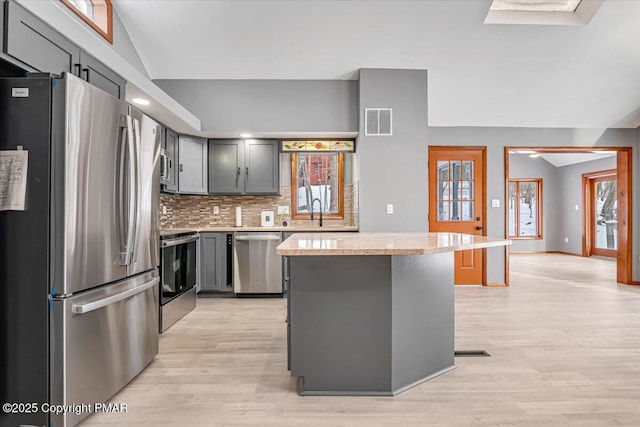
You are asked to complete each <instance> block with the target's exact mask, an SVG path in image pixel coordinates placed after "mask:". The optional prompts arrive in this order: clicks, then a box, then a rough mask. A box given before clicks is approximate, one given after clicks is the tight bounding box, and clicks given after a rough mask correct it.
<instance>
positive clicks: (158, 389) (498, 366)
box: [84, 254, 640, 427]
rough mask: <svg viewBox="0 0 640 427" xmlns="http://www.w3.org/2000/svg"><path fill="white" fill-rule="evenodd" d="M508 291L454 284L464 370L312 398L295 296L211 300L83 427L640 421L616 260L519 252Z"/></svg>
mask: <svg viewBox="0 0 640 427" xmlns="http://www.w3.org/2000/svg"><path fill="white" fill-rule="evenodd" d="M511 266H512V276H511V277H512V284H511V287H510V288H481V287H464V286H462V287H457V288H456V349H458V350H478V349H480V350H487V351H488V352H489V353H490V354H491V356H492V357H490V358H456V364H457V369H454V370H453V371H452V372H450V373H448V374H445V375H443V376H440V377H438V378H436V379H434V380H432V381H429V382H426V383H424V384H422V385H420V386H418V387H416V388H414V389H411V390H409V391H407V392H405V393H403V394H401V395H399V396H396V397H393V398H386V397H384V398H383V397H348V398H345V397H300V396H298V395H297V394H296V392H295V383H296V382H295V380H294V379H293V378H291V377H290V376H289V373H288V371H287V369H286V335H285V323H284V320H285V301H284V300H281V299H200V300H198V308H197V309H196V310H194V311H193V312H191V313H190V314H189V315H187V316H186V317H185V318H184V319H183V320H182V321H180V322H179V323H178V324H176V325H175V326H173V328H171V329H170V330H169V331H168V332H166V333H165V334H163V335H162V336H161V339H160V354H159V355H158V356H157V357H156V359H155V360H154V361H153V362H152V363H151V365H150V366H149V367H148V368H147V369H146V370H145V371H144V372H143V373H142V374H141V375H139V376H138V377H137V378H136V379H135V380H134V381H133V382H132V383H131V384H129V385H128V386H127V387H126V388H125V389H124V390H123V391H122V392H120V393H119V394H118V395H117V396H115V398H114V399H113V400H112V402H120V403H127V404H128V412H127V413H126V414H117V413H114V414H95V415H94V416H92V417H91V418H89V419H88V420H87V421H86V422H85V423H84V425H85V426H98V425H122V426H132V425H149V426H159V425H166V426H186V425H190V426H191V425H201V426H218V425H220V426H222V425H229V426H254V425H256V426H257V425H259V426H296V427H297V426H355V425H358V426H390V425H395V426H433V425H441V426H477V425H499V426H511V425H522V426H531V425H536V426H538V425H580V426H598V427H600V426H608V425H615V426H620V425H625V426H634V427H637V426H640V287H632V286H624V285H617V284H616V283H615V263H614V262H612V261H609V260H603V259H586V258H579V257H573V256H566V255H557V254H539V255H513V256H512V257H511Z"/></svg>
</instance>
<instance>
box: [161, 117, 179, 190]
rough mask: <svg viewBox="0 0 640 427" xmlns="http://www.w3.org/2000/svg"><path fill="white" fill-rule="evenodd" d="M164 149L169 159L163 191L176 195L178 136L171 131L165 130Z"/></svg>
mask: <svg viewBox="0 0 640 427" xmlns="http://www.w3.org/2000/svg"><path fill="white" fill-rule="evenodd" d="M162 147H163V148H164V153H165V155H166V156H167V157H168V159H167V160H168V161H167V163H168V165H167V166H168V168H169V170H168V174H169V177H168V178H167V179H166V180H165V182H164V183H163V186H162V191H165V192H167V193H175V192H177V191H178V162H177V159H178V134H177V133H175V132H174V131H172V130H171V129H165V132H164V140H163V144H162Z"/></svg>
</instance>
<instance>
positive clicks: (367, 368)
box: [277, 233, 511, 396]
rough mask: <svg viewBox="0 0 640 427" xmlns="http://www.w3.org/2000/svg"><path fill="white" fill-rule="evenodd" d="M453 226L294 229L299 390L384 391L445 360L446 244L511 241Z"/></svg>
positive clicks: (448, 355) (448, 335)
mask: <svg viewBox="0 0 640 427" xmlns="http://www.w3.org/2000/svg"><path fill="white" fill-rule="evenodd" d="M510 244H511V242H510V241H509V240H504V239H493V238H488V237H482V236H472V235H467V234H459V233H346V234H345V233H298V234H295V235H293V236H291V237H289V238H288V239H287V240H286V241H284V242H283V243H282V244H280V245H279V246H278V248H277V253H278V254H280V255H285V256H287V257H288V258H289V263H288V266H289V267H288V268H289V271H288V276H289V296H288V328H289V331H288V337H289V339H288V352H289V353H288V355H289V367H290V370H291V375H292V376H295V377H298V378H299V393H300V394H301V395H383V396H390V395H391V396H392V395H395V394H397V393H400V392H402V391H404V390H407V389H409V388H411V387H413V386H415V385H417V384H419V383H421V382H423V381H426V380H428V379H430V378H433V377H435V376H437V375H440V374H443V373H445V372H447V371H449V370H451V369H453V368H454V367H455V364H454V300H453V296H454V293H453V273H454V261H453V260H454V256H453V252H454V251H458V250H465V249H478V248H486V247H491V246H504V245H510Z"/></svg>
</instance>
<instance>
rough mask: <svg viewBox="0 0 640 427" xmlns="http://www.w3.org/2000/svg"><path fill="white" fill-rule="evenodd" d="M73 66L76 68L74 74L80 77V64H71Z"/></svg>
mask: <svg viewBox="0 0 640 427" xmlns="http://www.w3.org/2000/svg"><path fill="white" fill-rule="evenodd" d="M73 66H74V67H75V68H76V76H78V77H82V75H81V74H82V66H81V65H80V64H73Z"/></svg>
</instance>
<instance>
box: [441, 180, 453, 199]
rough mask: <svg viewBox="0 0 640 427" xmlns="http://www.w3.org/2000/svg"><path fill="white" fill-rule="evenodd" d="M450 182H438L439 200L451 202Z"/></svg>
mask: <svg viewBox="0 0 640 427" xmlns="http://www.w3.org/2000/svg"><path fill="white" fill-rule="evenodd" d="M449 184H451V183H450V182H449V181H444V182H438V200H451V194H450V192H451V190H450V189H449Z"/></svg>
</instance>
